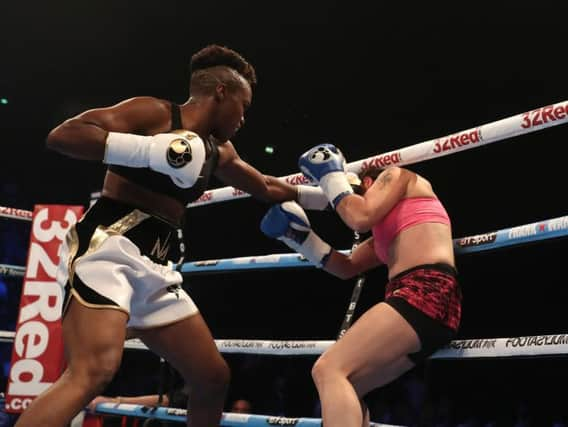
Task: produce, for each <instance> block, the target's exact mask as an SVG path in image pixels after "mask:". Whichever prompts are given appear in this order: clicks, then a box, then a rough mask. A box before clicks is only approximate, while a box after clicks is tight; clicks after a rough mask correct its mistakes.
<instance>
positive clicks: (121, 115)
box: [47, 97, 170, 160]
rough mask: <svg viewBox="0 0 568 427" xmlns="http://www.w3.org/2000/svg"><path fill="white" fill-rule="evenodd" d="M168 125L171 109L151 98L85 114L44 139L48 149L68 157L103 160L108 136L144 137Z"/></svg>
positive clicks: (66, 122) (62, 124) (128, 101)
mask: <svg viewBox="0 0 568 427" xmlns="http://www.w3.org/2000/svg"><path fill="white" fill-rule="evenodd" d="M169 121H170V107H169V104H168V103H166V102H165V101H162V100H159V99H157V98H152V97H136V98H131V99H128V100H125V101H122V102H120V103H118V104H116V105H113V106H111V107H105V108H96V109H92V110H88V111H85V112H83V113H81V114H79V115H77V116H75V117H72V118H70V119H68V120H66V121H64V122H63V123H61V124H60V125H58V126H57V127H56V128H54V129H53V130H52V131H51V132H50V133H49V135H48V136H47V146H48V148H50V149H53V150H55V151H58V152H60V153H62V154H65V155H67V156H69V157H73V158H77V159H83V160H103V158H104V154H105V145H106V138H107V135H108V132H110V131H112V132H124V133H138V132H139V131H140V130H144V133H145V134H146V135H152V134H156V133H159V132H160V131H163V130H164V129H160V126H162V127H163V124H164V123H169Z"/></svg>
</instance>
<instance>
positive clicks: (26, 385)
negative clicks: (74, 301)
mask: <svg viewBox="0 0 568 427" xmlns="http://www.w3.org/2000/svg"><path fill="white" fill-rule="evenodd" d="M82 214H83V206H65V205H36V206H35V207H34V211H33V216H32V226H31V233H30V246H29V251H28V257H27V263H26V273H25V276H24V283H23V286H22V296H21V298H20V313H19V316H18V323H17V324H16V335H15V337H14V346H13V348H12V363H11V367H10V375H9V378H8V384H7V388H6V410H7V411H8V412H12V413H20V412H22V411H23V410H24V409H25V408H26V407H27V406H28V405H29V403H30V402H31V401H32V400H33V399H34V398H35V397H36V396H38V395H39V394H40V393H41V392H43V391H44V390H45V389H46V388H48V387H49V386H50V385H51V384H52V383H54V382H55V381H56V380H57V379H58V378H59V376H60V375H61V373H62V371H63V368H64V366H65V360H64V357H63V337H62V331H61V307H62V303H63V288H62V287H61V286H60V285H59V284H58V283H57V282H56V280H55V274H56V271H57V265H58V264H59V247H60V246H61V243H62V242H63V239H64V238H65V234H66V233H67V231H68V230H69V228H70V227H71V226H72V225H73V224H75V223H76V222H77V220H78V219H79V218H80V217H81V215H82Z"/></svg>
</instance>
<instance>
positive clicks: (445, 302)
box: [385, 264, 462, 331]
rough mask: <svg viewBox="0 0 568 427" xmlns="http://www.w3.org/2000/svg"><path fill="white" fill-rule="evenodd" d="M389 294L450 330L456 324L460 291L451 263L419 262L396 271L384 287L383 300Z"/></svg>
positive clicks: (455, 328)
mask: <svg viewBox="0 0 568 427" xmlns="http://www.w3.org/2000/svg"><path fill="white" fill-rule="evenodd" d="M392 297H398V298H402V299H403V300H405V301H406V302H407V303H408V304H410V305H412V306H413V307H415V308H416V309H418V310H419V311H421V312H422V313H424V314H425V315H426V316H428V317H430V318H431V319H433V320H435V321H437V322H439V323H441V324H442V325H444V326H446V327H448V328H450V329H452V330H453V331H457V329H458V327H459V324H460V319H461V300H462V294H461V290H460V286H459V284H458V281H457V279H456V271H455V269H454V268H453V267H452V266H450V265H447V264H426V265H419V266H416V267H413V268H411V269H409V270H406V271H403V272H402V273H400V274H397V275H396V276H395V277H393V278H392V279H391V280H390V282H389V283H388V284H387V287H386V290H385V300H386V301H388V300H389V298H392Z"/></svg>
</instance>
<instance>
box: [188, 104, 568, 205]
mask: <svg viewBox="0 0 568 427" xmlns="http://www.w3.org/2000/svg"><path fill="white" fill-rule="evenodd" d="M566 122H568V101H562V102H559V103H556V104H552V105H547V106H545V107H540V108H537V109H535V110H531V111H527V112H525V113H521V114H517V115H515V116H511V117H507V118H505V119H502V120H497V121H495V122H490V123H487V124H484V125H481V126H477V127H474V128H471V129H467V130H463V131H461V132H457V133H453V134H451V135H447V136H444V137H441V138H436V139H431V140H428V141H424V142H419V143H417V144H414V145H410V146H408V147H404V148H400V149H398V150H393V151H389V152H387V153H383V154H378V155H375V156H372V157H367V158H366V159H363V160H358V161H355V162H351V163H348V164H347V167H346V168H347V170H348V171H350V172H354V173H359V172H361V170H363V169H366V168H368V167H369V166H380V167H384V166H389V165H396V166H404V165H409V164H412V163H418V162H421V161H424V160H430V159H435V158H437V157H442V156H446V155H448V154H454V153H457V152H459V151H463V150H469V149H470V148H476V147H481V146H483V145H486V144H490V143H493V142H497V141H501V140H504V139H508V138H512V137H514V136H518V135H524V134H527V133H532V132H536V131H538V130H542V129H545V128H548V127H551V126H557V125H561V124H564V123H566ZM280 179H282V180H284V181H286V182H288V183H290V184H294V185H296V184H310V181H309V180H308V179H307V178H306V177H304V175H302V174H301V173H296V174H292V175H287V176H284V177H280ZM248 196H249V195H248V194H247V193H245V192H243V191H241V190H238V189H236V188H234V187H222V188H216V189H213V190H209V191H206V192H205V193H203V195H202V196H201V197H200V198H199V199H198V200H196V201H195V202H192V203H189V204H188V205H187V206H188V207H196V206H202V205H208V204H211V203H218V202H225V201H227V200H234V199H240V198H243V197H248Z"/></svg>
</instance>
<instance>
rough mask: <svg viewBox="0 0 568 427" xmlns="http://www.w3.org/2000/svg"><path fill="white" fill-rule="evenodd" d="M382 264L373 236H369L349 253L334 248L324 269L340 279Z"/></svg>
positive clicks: (348, 277)
mask: <svg viewBox="0 0 568 427" xmlns="http://www.w3.org/2000/svg"><path fill="white" fill-rule="evenodd" d="M381 265H383V263H382V262H381V261H380V260H379V259H378V258H377V255H376V254H375V249H374V247H373V238H372V237H369V238H368V239H367V240H365V241H364V242H362V243H361V244H359V245H358V246H357V247H356V248H355V249H354V250H353V252H351V253H350V254H349V255H345V254H344V253H341V252H337V251H336V250H332V251H331V254H330V255H329V258H328V260H327V262H326V264H325V266H324V267H323V269H324V270H325V271H327V272H328V273H331V274H333V275H334V276H337V277H339V278H340V279H350V278H352V277H355V276H356V275H358V274H360V273H363V272H365V271H367V270H371V269H373V268H376V267H379V266H381Z"/></svg>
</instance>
